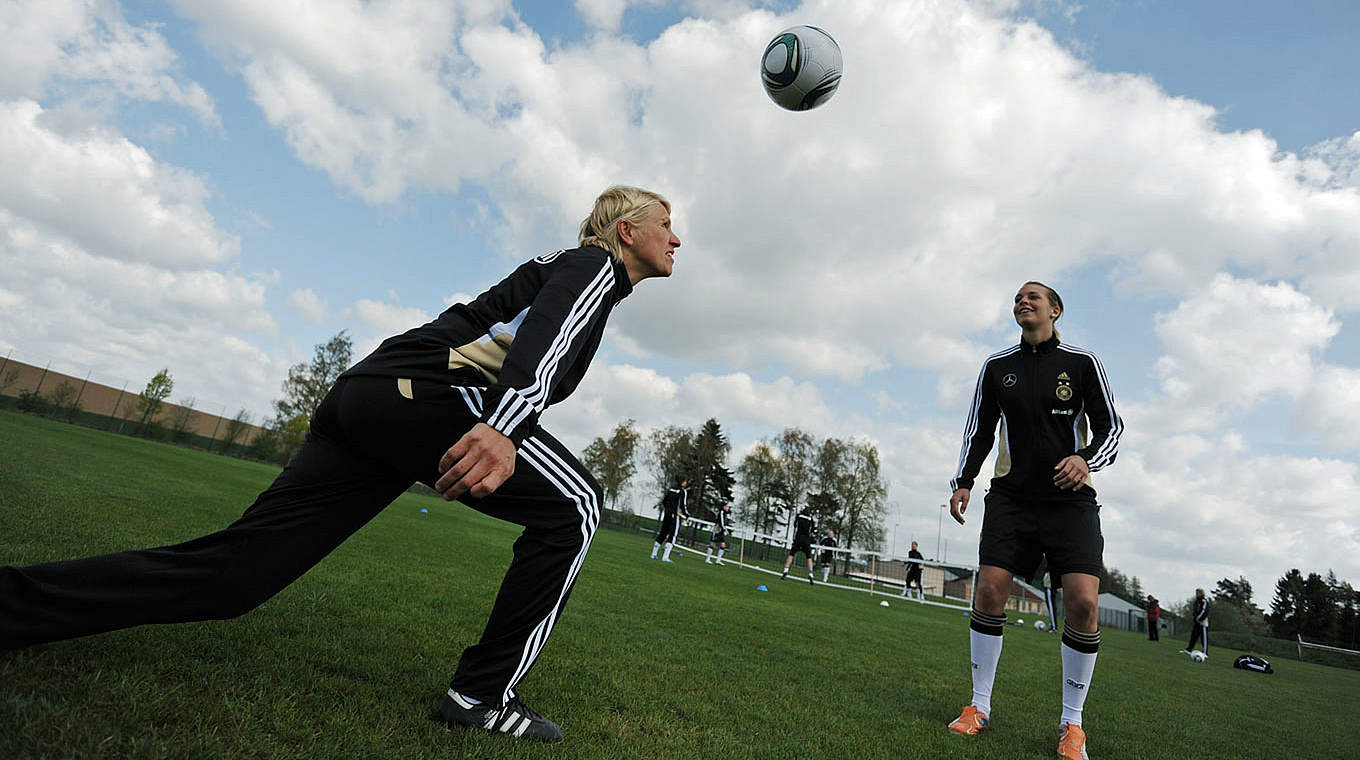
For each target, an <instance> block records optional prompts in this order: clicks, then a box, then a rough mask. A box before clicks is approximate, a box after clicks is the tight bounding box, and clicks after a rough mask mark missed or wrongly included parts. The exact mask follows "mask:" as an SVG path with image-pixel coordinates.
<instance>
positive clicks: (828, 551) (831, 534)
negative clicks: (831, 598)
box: [821, 528, 837, 583]
mask: <svg viewBox="0 0 1360 760" xmlns="http://www.w3.org/2000/svg"><path fill="white" fill-rule="evenodd" d="M821 544H822V546H823V547H825V548H823V549H822V583H827V582H829V581H830V580H831V562H832V561H833V560H835V558H836V553H835V552H834V551H832V550H833V549H835V547H836V545H837V544H836V531H834V530H832V529H830V528H827V529H826V535H825V536H822V540H821Z"/></svg>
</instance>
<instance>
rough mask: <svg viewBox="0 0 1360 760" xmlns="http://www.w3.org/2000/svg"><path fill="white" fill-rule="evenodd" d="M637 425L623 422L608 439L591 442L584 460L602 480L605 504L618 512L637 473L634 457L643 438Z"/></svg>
mask: <svg viewBox="0 0 1360 760" xmlns="http://www.w3.org/2000/svg"><path fill="white" fill-rule="evenodd" d="M635 424H636V423H635V422H634V421H633V420H624V421H623V422H621V423H619V424H618V425H617V426H615V428H614V432H613V433H611V434H610V435H609V438H608V439H607V440H606V439H604V438H596V439H595V440H593V441H591V442H590V445H589V446H587V447H586V450H585V452H584V454H583V456H582V457H581V458H582V460H583V462H584V463H585V466H586V469H588V470H590V472H591V474H593V475H594V476H595V479H596V480H598V481H600V487H601V488H602V489H604V498H605V501H606V502H608V503H609V506H610V507H612V508H614V509H618V503H619V496H620V495H621V494H622V493H623V492H624V490H625V489H626V488H627V487H628V482H629V481H630V480H632V479H633V474H634V473H635V472H636V471H637V465H636V464H635V462H634V455H635V453H636V451H637V445H638V440H639V439H640V438H641V436H640V435H639V434H638V432H637V429H636V428H635V427H634V425H635Z"/></svg>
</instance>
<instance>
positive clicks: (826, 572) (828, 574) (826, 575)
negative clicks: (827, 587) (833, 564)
mask: <svg viewBox="0 0 1360 760" xmlns="http://www.w3.org/2000/svg"><path fill="white" fill-rule="evenodd" d="M830 577H831V568H829V567H824V568H822V583H826V579H827V578H830Z"/></svg>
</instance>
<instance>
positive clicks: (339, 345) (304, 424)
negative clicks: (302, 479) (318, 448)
mask: <svg viewBox="0 0 1360 760" xmlns="http://www.w3.org/2000/svg"><path fill="white" fill-rule="evenodd" d="M353 354H354V344H353V342H352V341H351V340H350V338H349V336H348V335H346V334H345V331H344V330H341V331H340V332H338V333H336V334H335V335H333V336H332V337H331V339H330V340H328V341H326V342H325V343H318V344H316V346H315V347H314V348H313V352H312V361H311V362H310V363H298V364H294V365H293V366H292V367H289V368H288V378H287V379H286V380H284V381H283V398H281V399H277V400H275V401H274V419H273V420H272V421H271V422H270V423H269V428H270V430H271V431H272V432H273V433H274V435H275V436H276V437H277V443H278V445H279V448H280V449H281V450H282V454H283V456H282V459H283V460H284V461H285V462H286V461H287V460H288V459H289V458H290V457H292V456H293V454H295V453H296V452H297V450H298V449H300V448H302V443H303V442H304V441H305V440H306V439H307V428H308V426H309V425H310V424H311V421H312V415H313V414H315V413H316V408H317V407H318V406H320V405H321V400H322V399H324V398H325V397H326V393H327V392H328V391H330V389H331V386H332V385H335V381H336V380H337V379H339V377H340V373H342V372H344V371H345V370H346V369H349V365H350V358H351V357H352V356H353Z"/></svg>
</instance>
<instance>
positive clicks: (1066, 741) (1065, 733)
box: [1058, 723, 1091, 760]
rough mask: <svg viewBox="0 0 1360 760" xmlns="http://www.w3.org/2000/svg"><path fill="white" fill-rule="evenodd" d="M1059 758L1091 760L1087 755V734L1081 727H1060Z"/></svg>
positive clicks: (1069, 724)
mask: <svg viewBox="0 0 1360 760" xmlns="http://www.w3.org/2000/svg"><path fill="white" fill-rule="evenodd" d="M1058 757H1063V758H1067V760H1091V759H1090V758H1089V757H1087V755H1086V732H1085V731H1083V730H1081V726H1078V725H1075V724H1072V723H1064V724H1062V725H1061V726H1058Z"/></svg>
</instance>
